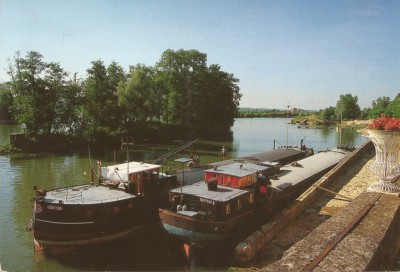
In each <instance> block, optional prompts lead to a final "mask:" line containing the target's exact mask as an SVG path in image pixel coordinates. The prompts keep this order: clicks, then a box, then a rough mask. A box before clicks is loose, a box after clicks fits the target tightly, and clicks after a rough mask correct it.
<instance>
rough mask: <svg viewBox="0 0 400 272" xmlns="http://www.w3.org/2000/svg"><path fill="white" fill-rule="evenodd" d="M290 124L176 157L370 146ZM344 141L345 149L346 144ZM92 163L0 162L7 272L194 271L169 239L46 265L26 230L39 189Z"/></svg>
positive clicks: (81, 176)
mask: <svg viewBox="0 0 400 272" xmlns="http://www.w3.org/2000/svg"><path fill="white" fill-rule="evenodd" d="M286 122H287V120H286V119H283V118H275V119H271V118H258V119H237V120H236V121H235V123H234V126H233V127H232V135H233V140H232V141H228V142H206V141H200V142H199V143H197V144H195V145H194V146H192V147H191V148H190V149H187V150H185V151H183V152H182V153H181V154H177V155H175V156H174V157H173V158H171V160H173V159H174V158H177V157H180V156H185V157H187V156H189V155H190V153H191V152H197V153H198V154H199V155H200V160H201V163H209V162H213V161H217V160H219V159H220V158H219V150H220V148H221V146H222V145H225V146H227V147H228V151H229V153H228V156H229V157H238V156H243V155H248V154H252V153H258V152H261V151H265V150H270V149H272V148H273V146H274V144H273V143H274V140H275V146H276V147H279V146H283V145H286V144H289V145H299V144H300V139H304V144H306V145H307V146H310V147H313V149H314V150H315V151H321V150H326V149H328V148H332V147H335V146H338V145H346V146H354V147H358V146H360V145H361V144H362V143H363V142H365V141H366V139H365V138H363V137H362V136H361V135H360V134H359V133H357V132H356V131H353V130H343V131H342V133H341V135H339V133H338V131H337V130H335V129H305V128H297V127H296V126H294V125H286ZM21 131H22V129H21V127H20V126H18V125H8V124H0V145H4V144H8V143H9V134H10V133H17V132H21ZM340 141H341V143H340ZM173 148H174V147H173V146H138V147H134V148H133V151H132V152H131V153H130V158H134V159H136V160H146V161H147V160H149V159H150V158H154V157H157V156H158V155H160V154H166V153H167V152H169V151H171V150H172V149H173ZM93 153H94V154H96V155H94V156H96V158H93V156H92V158H91V160H92V161H93V163H94V160H95V159H101V160H103V161H107V162H109V163H111V162H112V161H114V160H115V161H116V162H117V163H120V162H122V161H123V160H124V159H125V155H124V154H121V153H120V152H116V153H115V155H113V152H112V151H111V152H110V151H104V152H98V153H96V152H93ZM88 169H89V157H88V156H87V155H79V154H68V155H54V154H30V155H23V156H21V155H17V156H15V155H12V156H0V200H1V206H0V239H1V240H0V271H1V269H3V270H6V271H82V270H85V271H87V270H96V271H104V270H108V271H110V270H118V271H121V270H125V271H126V270H128V271H129V270H131V271H144V270H147V271H150V270H152V271H154V270H178V271H182V270H190V269H193V267H188V266H187V264H186V262H185V260H184V259H183V258H182V255H181V252H180V250H179V248H178V247H177V246H176V245H175V244H174V243H173V242H171V241H170V240H169V239H166V238H165V237H158V236H153V237H143V240H141V241H136V242H132V241H127V242H125V243H120V244H118V246H115V245H114V246H112V245H110V247H106V248H99V247H97V248H92V249H88V250H87V251H86V252H76V253H74V254H71V255H68V256H67V257H64V258H58V259H53V258H45V257H43V256H42V255H40V254H37V253H35V252H34V250H33V244H32V235H31V233H30V232H27V231H26V230H25V227H26V225H27V224H28V222H29V220H30V218H31V215H32V202H31V198H32V197H33V196H34V191H33V186H34V185H37V186H38V187H40V188H45V189H46V188H47V189H51V188H56V187H62V186H67V185H76V184H82V183H85V182H87V181H88V177H87V175H85V174H86V173H87V171H88ZM227 266H229V263H228V264H227V263H223V262H222V263H221V264H215V263H212V264H207V263H205V264H200V265H199V266H198V267H196V270H226V268H227Z"/></svg>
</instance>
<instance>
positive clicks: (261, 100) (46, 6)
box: [0, 0, 400, 109]
mask: <svg viewBox="0 0 400 272" xmlns="http://www.w3.org/2000/svg"><path fill="white" fill-rule="evenodd" d="M167 49H173V50H179V49H186V50H188V49H196V50H198V51H200V52H202V53H206V54H207V57H208V64H209V65H210V64H219V65H220V66H221V68H222V70H224V71H225V72H228V73H232V74H234V75H235V77H236V78H238V79H239V80H240V82H239V87H240V89H241V93H242V94H243V97H242V100H241V104H240V106H242V107H262V108H277V109H283V108H285V107H286V106H287V105H288V103H289V105H290V106H291V107H297V108H302V109H322V108H326V107H329V106H335V105H336V102H337V101H338V99H339V97H340V95H341V94H347V93H351V94H352V95H356V96H357V97H358V98H359V105H360V107H361V108H365V107H370V106H371V102H372V100H374V99H376V98H378V97H382V96H388V97H390V98H391V99H393V98H394V97H395V96H396V95H397V94H398V93H399V92H400V1H397V0H395V1H367V0H363V1H350V0H346V1H330V0H326V1H322V0H321V1H307V0H305V1H299V0H296V1H286V0H274V1H272V0H262V1H252V0H248V1H239V0H230V1H224V0H215V1H207V0H204V1H194V0H193V1H189V0H186V1H183V0H182V1H178V0H177V1H172V0H158V1H149V0H143V1H133V0H131V1H122V0H121V1H111V0H108V1H106V0H104V1H102V0H97V1H90V0H64V1H61V0H41V1H36V0H27V1H23V0H0V81H6V80H9V78H8V76H7V75H6V68H7V59H12V58H13V56H14V55H15V52H17V51H20V52H21V55H22V56H25V54H26V52H28V51H38V52H40V53H41V54H42V55H43V56H44V60H45V61H47V62H59V63H60V65H61V66H62V67H63V68H64V69H65V70H66V71H67V72H69V73H71V74H73V73H75V72H78V74H79V75H80V76H81V77H83V78H84V77H86V70H87V69H88V68H89V67H90V66H91V62H92V61H95V60H98V59H101V60H103V61H104V63H105V64H106V65H108V64H110V63H111V61H116V62H117V63H119V64H120V65H121V66H122V67H123V68H124V69H125V70H127V69H128V67H129V65H136V64H138V63H143V64H146V65H149V66H153V65H155V64H156V62H157V61H158V60H159V59H160V57H161V54H162V53H163V52H164V51H165V50H167Z"/></svg>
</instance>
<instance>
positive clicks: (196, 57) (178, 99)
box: [156, 49, 207, 125]
mask: <svg viewBox="0 0 400 272" xmlns="http://www.w3.org/2000/svg"><path fill="white" fill-rule="evenodd" d="M206 62H207V55H206V54H204V53H200V52H199V51H197V50H183V49H180V50H178V51H173V50H171V49H168V50H166V51H164V52H163V54H162V56H161V60H160V61H159V62H158V63H157V64H156V70H157V73H158V76H157V77H158V80H157V81H158V85H159V86H162V87H163V90H161V96H165V104H164V105H163V108H162V110H163V114H162V115H163V118H164V120H165V121H167V122H172V123H181V124H186V125H190V124H191V122H192V120H191V119H192V114H193V110H192V107H193V101H194V100H193V99H194V97H195V96H196V92H198V87H199V84H198V83H199V77H200V75H201V74H202V73H203V72H204V71H206V69H207V64H206Z"/></svg>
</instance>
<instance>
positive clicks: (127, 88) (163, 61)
mask: <svg viewBox="0 0 400 272" xmlns="http://www.w3.org/2000/svg"><path fill="white" fill-rule="evenodd" d="M7 73H8V75H9V76H10V78H11V80H10V81H7V82H4V83H1V85H0V114H1V117H0V119H13V120H15V121H16V122H18V123H23V124H25V127H26V134H27V135H28V136H30V137H32V138H35V137H39V136H43V135H56V134H57V135H66V136H71V137H79V138H81V139H85V140H88V141H99V140H104V139H106V138H107V137H114V138H118V137H119V136H121V135H133V136H138V137H143V138H151V137H167V136H168V135H167V134H169V136H171V135H174V134H175V135H178V136H180V137H181V138H184V137H185V136H187V135H190V134H191V135H196V137H213V136H215V137H218V136H221V135H226V134H227V133H229V130H230V127H231V126H232V125H233V122H234V118H235V117H236V116H237V115H238V109H239V102H240V99H241V96H242V95H241V93H240V89H239V87H238V82H239V80H238V79H237V78H235V76H234V75H233V74H231V73H227V72H225V71H223V70H222V69H221V67H220V66H219V65H217V64H211V65H207V55H206V54H204V53H201V52H199V51H197V50H183V49H180V50H177V51H174V50H171V49H168V50H166V51H164V52H163V53H162V55H161V58H160V60H159V61H158V62H157V63H156V64H155V65H154V66H146V65H143V64H136V65H134V66H130V67H129V71H124V69H123V68H122V67H121V66H120V65H119V64H118V63H117V62H112V63H111V64H109V65H108V66H107V65H105V64H104V62H103V61H102V60H96V61H93V62H91V66H90V67H89V68H88V69H87V76H86V78H84V79H82V78H79V77H78V76H77V74H76V73H75V74H72V75H71V74H70V73H68V72H66V71H65V70H64V69H63V68H62V67H61V65H60V64H59V63H54V62H45V61H44V60H43V56H42V55H41V54H40V53H39V52H35V51H31V52H27V54H26V56H24V57H22V56H21V54H20V53H19V52H17V53H16V54H15V56H14V58H13V59H12V60H9V62H8V67H7ZM167 131H168V133H167ZM162 132H165V133H162ZM146 134H147V135H146Z"/></svg>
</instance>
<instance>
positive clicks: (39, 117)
mask: <svg viewBox="0 0 400 272" xmlns="http://www.w3.org/2000/svg"><path fill="white" fill-rule="evenodd" d="M42 59H43V56H42V55H41V54H39V53H38V52H34V51H31V52H28V53H27V55H26V57H25V58H21V56H20V54H19V52H17V53H16V55H15V57H14V63H11V61H10V63H9V69H8V74H9V75H10V76H11V79H12V81H11V82H12V88H13V95H14V102H13V112H14V119H15V120H16V121H18V122H20V123H25V124H26V129H27V133H28V134H29V135H38V134H50V133H51V129H52V125H53V122H54V110H55V102H56V100H57V95H56V92H57V89H56V88H57V86H53V85H52V83H54V82H55V81H57V80H58V79H59V78H58V79H56V76H55V74H57V73H62V70H60V68H59V66H57V65H55V64H47V63H45V62H44V61H43V60H42ZM56 66H57V67H56ZM57 69H59V70H58V71H56V70H57ZM53 73H54V74H53ZM53 76H54V82H47V81H46V80H50V78H53Z"/></svg>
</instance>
